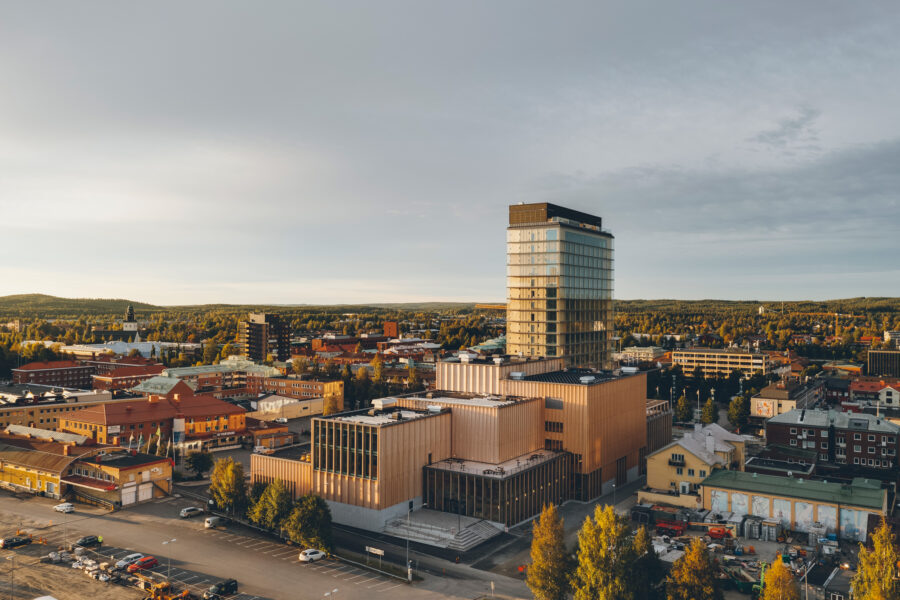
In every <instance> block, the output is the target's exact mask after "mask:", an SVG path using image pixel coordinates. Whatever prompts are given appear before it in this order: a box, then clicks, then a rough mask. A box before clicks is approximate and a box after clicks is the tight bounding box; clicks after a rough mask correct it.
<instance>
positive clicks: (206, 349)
mask: <svg viewBox="0 0 900 600" xmlns="http://www.w3.org/2000/svg"><path fill="white" fill-rule="evenodd" d="M218 357H219V346H218V345H217V344H216V341H215V340H214V339H213V338H209V339H208V340H206V344H205V345H204V346H203V364H205V365H211V364H213V363H214V362H216V359H217V358H218Z"/></svg>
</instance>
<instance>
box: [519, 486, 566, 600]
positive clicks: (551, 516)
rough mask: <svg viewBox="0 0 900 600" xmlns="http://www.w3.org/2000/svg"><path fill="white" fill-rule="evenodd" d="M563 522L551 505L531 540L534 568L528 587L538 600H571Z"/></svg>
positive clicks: (532, 565) (536, 526) (554, 507)
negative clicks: (566, 599)
mask: <svg viewBox="0 0 900 600" xmlns="http://www.w3.org/2000/svg"><path fill="white" fill-rule="evenodd" d="M564 533H565V532H564V530H563V520H562V518H561V517H560V516H559V512H557V510H556V506H554V505H553V504H550V505H548V506H544V508H543V510H541V516H540V517H539V518H538V520H537V521H536V522H535V524H534V530H533V532H532V539H531V566H529V567H528V576H527V577H526V579H525V583H527V584H528V588H529V589H530V590H531V593H532V594H534V598H535V600H565V598H566V596H568V589H569V585H568V577H567V571H568V569H567V562H568V559H567V556H566V546H565V542H564V541H563V534H564Z"/></svg>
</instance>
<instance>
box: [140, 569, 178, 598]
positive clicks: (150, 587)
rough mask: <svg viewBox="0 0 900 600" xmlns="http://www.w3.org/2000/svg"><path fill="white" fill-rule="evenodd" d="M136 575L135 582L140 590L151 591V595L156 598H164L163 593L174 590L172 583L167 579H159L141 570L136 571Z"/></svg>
mask: <svg viewBox="0 0 900 600" xmlns="http://www.w3.org/2000/svg"><path fill="white" fill-rule="evenodd" d="M134 577H135V579H136V580H137V581H136V582H135V586H136V587H137V588H138V589H139V590H144V591H145V592H151V594H150V596H151V597H152V598H154V599H156V598H162V596H163V594H166V593H168V592H170V591H171V590H172V584H171V583H170V582H169V581H167V580H165V579H163V580H160V581H157V580H156V579H154V578H153V577H151V576H150V575H145V574H144V573H141V572H135V573H134Z"/></svg>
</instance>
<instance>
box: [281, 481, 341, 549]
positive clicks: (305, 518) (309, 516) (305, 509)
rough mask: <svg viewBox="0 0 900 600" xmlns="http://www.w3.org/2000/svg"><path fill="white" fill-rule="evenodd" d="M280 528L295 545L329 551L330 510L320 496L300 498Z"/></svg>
mask: <svg viewBox="0 0 900 600" xmlns="http://www.w3.org/2000/svg"><path fill="white" fill-rule="evenodd" d="M282 528H283V529H284V530H285V532H286V533H287V535H288V539H290V540H291V541H292V542H294V543H295V544H300V545H302V546H306V547H307V548H318V549H319V550H324V551H325V552H329V551H330V550H331V545H332V544H331V509H329V508H328V504H327V503H326V502H325V500H323V499H322V497H321V496H316V495H315V494H306V495H305V496H300V497H299V498H298V499H297V502H295V503H294V508H293V510H291V514H290V516H289V517H288V519H287V521H285V522H284V524H283V525H282Z"/></svg>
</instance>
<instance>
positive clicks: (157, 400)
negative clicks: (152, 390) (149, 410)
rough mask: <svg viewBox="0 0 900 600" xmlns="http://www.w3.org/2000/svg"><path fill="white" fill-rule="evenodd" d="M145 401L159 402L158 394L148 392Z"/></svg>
mask: <svg viewBox="0 0 900 600" xmlns="http://www.w3.org/2000/svg"><path fill="white" fill-rule="evenodd" d="M147 402H149V403H150V404H156V403H157V402H159V396H157V395H156V394H150V397H149V398H147Z"/></svg>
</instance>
